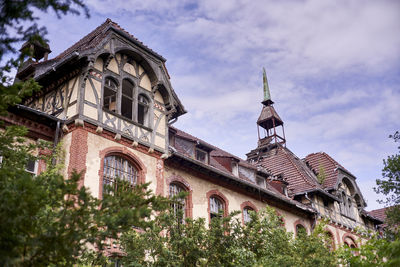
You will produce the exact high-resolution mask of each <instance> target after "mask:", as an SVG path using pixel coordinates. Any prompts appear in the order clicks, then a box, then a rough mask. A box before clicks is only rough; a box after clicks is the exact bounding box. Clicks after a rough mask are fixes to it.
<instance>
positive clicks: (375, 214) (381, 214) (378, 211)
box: [368, 208, 388, 222]
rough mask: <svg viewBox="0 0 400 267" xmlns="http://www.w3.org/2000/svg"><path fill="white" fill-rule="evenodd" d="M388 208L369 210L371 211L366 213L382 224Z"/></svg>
mask: <svg viewBox="0 0 400 267" xmlns="http://www.w3.org/2000/svg"><path fill="white" fill-rule="evenodd" d="M387 209H388V208H382V209H376V210H371V211H368V213H369V214H370V215H371V216H373V217H375V218H378V219H380V220H381V221H382V222H384V221H385V220H386V210H387Z"/></svg>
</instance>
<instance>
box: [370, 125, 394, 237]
mask: <svg viewBox="0 0 400 267" xmlns="http://www.w3.org/2000/svg"><path fill="white" fill-rule="evenodd" d="M389 138H392V139H393V141H394V142H396V143H397V142H400V132H399V131H397V132H396V133H395V134H393V135H390V136H389ZM397 148H398V149H399V151H398V153H396V154H394V155H391V156H388V157H387V159H386V160H385V159H384V160H383V169H382V179H377V180H376V184H377V187H376V188H374V189H375V192H376V193H378V194H384V195H385V196H387V197H386V199H385V200H383V201H381V203H384V204H386V205H387V206H391V207H390V208H388V210H387V211H386V215H387V221H386V223H388V224H389V225H390V227H392V228H396V229H395V231H396V232H398V230H399V229H398V227H399V226H400V153H399V152H400V146H398V147H397Z"/></svg>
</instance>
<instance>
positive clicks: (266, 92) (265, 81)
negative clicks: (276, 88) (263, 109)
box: [263, 68, 271, 101]
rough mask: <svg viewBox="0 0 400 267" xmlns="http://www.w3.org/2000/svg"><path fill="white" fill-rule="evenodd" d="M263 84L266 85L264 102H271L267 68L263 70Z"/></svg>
mask: <svg viewBox="0 0 400 267" xmlns="http://www.w3.org/2000/svg"><path fill="white" fill-rule="evenodd" d="M263 84H264V101H268V100H271V93H270V92H269V86H268V80H267V73H266V72H265V68H263Z"/></svg>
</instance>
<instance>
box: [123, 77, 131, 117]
mask: <svg viewBox="0 0 400 267" xmlns="http://www.w3.org/2000/svg"><path fill="white" fill-rule="evenodd" d="M132 111H133V83H132V82H131V81H129V80H127V79H124V80H123V81H122V96H121V115H122V116H124V117H125V118H127V119H130V120H133V117H132V115H133V112H132Z"/></svg>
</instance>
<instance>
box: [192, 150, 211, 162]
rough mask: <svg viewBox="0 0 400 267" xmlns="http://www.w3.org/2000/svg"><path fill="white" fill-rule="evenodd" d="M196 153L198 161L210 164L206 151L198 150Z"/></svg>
mask: <svg viewBox="0 0 400 267" xmlns="http://www.w3.org/2000/svg"><path fill="white" fill-rule="evenodd" d="M195 153H196V155H195V157H196V159H197V160H198V161H201V162H204V163H208V153H207V152H206V151H204V150H202V149H200V148H196V151H195Z"/></svg>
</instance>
